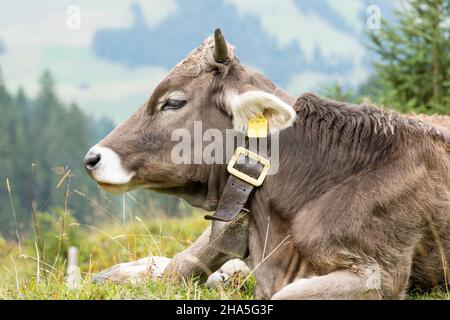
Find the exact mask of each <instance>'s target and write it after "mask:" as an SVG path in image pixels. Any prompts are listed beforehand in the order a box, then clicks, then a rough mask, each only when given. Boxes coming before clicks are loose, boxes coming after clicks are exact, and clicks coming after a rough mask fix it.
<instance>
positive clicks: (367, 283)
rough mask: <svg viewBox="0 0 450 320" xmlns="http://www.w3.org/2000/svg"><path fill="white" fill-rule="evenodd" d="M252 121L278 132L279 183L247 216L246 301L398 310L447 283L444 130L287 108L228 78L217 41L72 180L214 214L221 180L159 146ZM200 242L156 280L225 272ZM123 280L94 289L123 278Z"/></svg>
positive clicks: (259, 196)
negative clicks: (340, 302) (140, 192)
mask: <svg viewBox="0 0 450 320" xmlns="http://www.w3.org/2000/svg"><path fill="white" fill-rule="evenodd" d="M257 113H263V114H264V115H265V116H266V118H267V119H268V121H269V127H270V134H271V135H274V134H275V133H276V132H278V131H279V169H278V172H277V174H274V175H270V176H267V178H266V180H265V182H264V184H263V185H262V186H261V187H260V188H258V189H256V191H255V192H254V194H253V197H252V198H251V201H250V202H249V203H248V209H250V229H249V240H248V243H249V256H248V257H247V258H246V259H245V261H246V263H247V265H248V266H249V267H250V268H251V269H255V270H254V275H255V277H256V280H257V287H256V296H257V297H258V298H270V297H272V298H274V299H316V298H319V299H360V298H383V299H401V298H404V297H405V292H406V291H407V289H408V288H421V289H429V288H432V287H435V286H437V285H442V284H444V283H446V282H447V278H446V277H447V276H448V275H449V274H450V273H449V271H450V270H449V267H448V264H447V261H448V258H449V255H450V171H449V168H450V167H449V153H448V152H449V150H448V149H447V148H448V146H449V144H450V139H449V138H448V137H449V136H448V132H445V129H444V128H443V127H445V126H446V127H447V128H448V127H450V121H449V118H448V117H442V119H441V118H439V119H438V118H427V119H425V121H430V122H436V124H438V125H439V126H431V125H429V124H426V123H425V122H422V121H419V120H414V119H412V118H407V117H404V116H401V115H399V114H396V113H394V112H391V111H386V110H383V109H380V108H377V107H373V106H370V105H367V104H365V105H362V106H351V105H348V104H345V103H341V102H336V101H330V100H326V99H322V98H320V97H317V96H315V95H313V94H304V95H302V96H301V97H299V98H296V97H293V96H292V95H289V94H287V93H285V92H283V91H282V90H281V89H279V88H278V87H276V86H275V85H274V84H273V83H272V82H271V81H270V80H269V79H267V78H265V77H264V76H262V75H261V74H259V73H256V72H254V71H251V70H249V69H248V68H247V67H245V66H243V65H242V64H240V63H239V61H238V59H237V58H236V57H235V56H234V50H233V47H232V46H231V45H229V44H227V43H226V42H225V41H224V40H223V37H222V35H221V33H220V30H216V33H215V37H214V38H213V37H210V38H208V39H206V40H205V41H204V42H203V43H202V44H201V45H200V46H199V47H198V48H197V49H195V50H194V51H193V52H191V53H190V54H189V55H188V57H187V58H186V59H185V60H183V61H182V62H181V63H179V64H178V65H177V66H175V67H174V68H173V69H172V71H171V72H170V73H169V75H168V76H167V77H166V79H165V80H164V81H163V82H162V83H161V84H159V85H158V87H157V88H156V89H155V91H154V92H153V94H152V95H151V97H150V99H149V100H148V101H147V102H146V103H145V104H144V105H143V106H142V107H141V108H140V109H139V110H138V111H137V112H136V113H135V114H133V115H132V116H131V117H130V118H129V119H127V120H126V121H125V122H123V123H122V124H120V125H119V126H118V127H117V128H116V129H115V130H114V131H112V132H111V133H110V134H109V135H108V136H107V137H105V138H104V139H103V140H102V141H100V142H99V143H98V144H97V145H96V146H94V147H93V148H92V149H91V150H90V151H89V152H88V154H87V155H86V158H85V166H86V168H87V170H88V172H89V174H90V175H91V176H92V177H93V178H94V179H95V180H96V181H97V182H98V183H99V185H100V186H101V187H103V188H105V189H106V190H109V191H112V192H125V191H128V190H131V189H135V188H146V189H149V190H154V191H159V192H164V193H169V194H175V195H177V196H180V197H182V198H184V199H186V200H187V201H188V202H189V203H191V204H192V205H193V206H196V207H201V208H204V209H206V210H215V209H216V207H217V204H218V201H219V199H220V197H221V194H222V191H223V189H224V185H225V182H226V180H227V177H228V173H227V171H226V166H225V165H223V164H206V163H204V162H202V163H197V164H176V163H174V162H173V161H171V150H172V149H173V148H174V147H175V145H176V142H175V141H172V139H171V132H172V130H173V129H175V128H185V129H187V130H190V131H192V130H193V129H192V128H193V126H194V121H201V122H202V126H203V129H204V130H207V129H210V128H216V129H219V130H220V131H221V132H224V131H225V130H226V129H230V128H234V129H235V130H245V128H246V125H247V122H248V120H249V119H250V118H252V117H253V116H254V115H255V114H257ZM193 139H194V138H193ZM209 233H210V231H209V229H208V230H206V231H205V233H204V234H203V235H202V236H201V237H200V238H199V239H198V240H197V241H196V242H195V243H194V244H193V245H192V246H191V247H190V248H188V249H187V250H185V251H184V252H182V253H180V254H178V255H177V256H175V257H174V259H172V260H171V261H167V260H165V261H164V264H165V265H166V264H168V263H169V266H168V267H167V268H166V269H165V273H166V274H170V275H176V276H183V277H190V276H192V275H202V274H204V273H205V269H210V270H213V271H214V270H217V268H219V267H220V266H221V265H222V264H223V263H224V262H226V261H227V260H229V259H230V257H228V256H226V255H224V254H222V253H220V252H218V251H216V250H215V249H213V248H211V247H210V246H208V241H209ZM193 257H194V259H193ZM165 265H164V267H165ZM127 266H128V265H119V266H116V267H114V268H113V269H111V270H109V271H107V272H106V273H104V274H103V275H104V276H107V277H111V279H122V280H123V279H127V278H131V277H133V276H134V273H133V271H132V270H136V269H133V266H132V267H130V268H127ZM134 267H135V265H134ZM163 269H164V268H163ZM141 271H142V270H141Z"/></svg>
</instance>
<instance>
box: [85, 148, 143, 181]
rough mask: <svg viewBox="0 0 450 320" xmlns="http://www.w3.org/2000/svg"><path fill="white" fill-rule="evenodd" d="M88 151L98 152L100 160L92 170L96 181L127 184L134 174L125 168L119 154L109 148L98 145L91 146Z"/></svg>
mask: <svg viewBox="0 0 450 320" xmlns="http://www.w3.org/2000/svg"><path fill="white" fill-rule="evenodd" d="M89 152H92V153H96V154H100V156H101V158H100V162H99V163H98V164H97V166H96V167H95V169H94V170H93V172H92V175H93V177H94V179H95V180H97V182H102V183H108V184H119V185H121V184H127V183H129V182H130V180H131V178H132V177H133V176H134V173H133V172H129V171H128V170H126V169H125V168H124V167H123V165H122V161H121V160H120V157H119V155H118V154H117V153H116V152H114V151H113V150H111V149H109V148H105V147H102V146H99V145H96V146H93V147H92V148H91V150H89Z"/></svg>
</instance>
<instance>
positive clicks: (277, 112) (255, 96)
mask: <svg viewBox="0 0 450 320" xmlns="http://www.w3.org/2000/svg"><path fill="white" fill-rule="evenodd" d="M226 99H227V101H226V102H227V107H229V108H230V110H229V112H230V113H231V114H232V115H233V125H234V129H235V130H236V131H242V132H246V131H247V124H248V121H249V120H250V119H252V118H254V117H256V116H257V115H259V114H264V116H265V117H266V118H267V120H268V121H269V130H270V132H274V131H277V130H283V129H286V128H288V127H290V126H292V125H293V124H294V121H295V118H296V113H295V110H294V109H293V108H292V107H291V106H290V105H288V104H287V103H286V102H284V101H283V100H281V99H280V98H278V97H277V96H275V95H273V94H270V93H268V92H264V91H247V92H244V93H242V94H237V93H235V92H230V93H229V94H228V95H227V97H226Z"/></svg>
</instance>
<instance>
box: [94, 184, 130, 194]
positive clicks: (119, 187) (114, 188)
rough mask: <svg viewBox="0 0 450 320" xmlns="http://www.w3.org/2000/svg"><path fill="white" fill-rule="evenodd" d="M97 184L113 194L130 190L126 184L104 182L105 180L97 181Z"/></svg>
mask: <svg viewBox="0 0 450 320" xmlns="http://www.w3.org/2000/svg"><path fill="white" fill-rule="evenodd" d="M97 184H98V185H99V186H100V187H101V188H102V189H104V190H106V191H108V192H111V193H114V194H121V193H125V192H127V191H130V189H131V188H130V187H129V186H128V184H111V183H105V182H97Z"/></svg>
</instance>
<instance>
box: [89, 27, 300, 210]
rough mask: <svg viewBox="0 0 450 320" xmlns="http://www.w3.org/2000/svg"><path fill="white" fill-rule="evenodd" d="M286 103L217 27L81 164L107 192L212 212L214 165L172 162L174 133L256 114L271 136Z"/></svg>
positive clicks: (286, 111)
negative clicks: (168, 197) (152, 195)
mask: <svg viewBox="0 0 450 320" xmlns="http://www.w3.org/2000/svg"><path fill="white" fill-rule="evenodd" d="M293 102H294V101H293V100H292V98H291V97H289V96H288V95H287V94H285V93H283V92H281V91H280V90H278V89H277V87H276V86H275V85H274V84H273V83H272V82H271V81H270V80H268V79H266V78H264V77H263V76H262V75H260V74H259V73H256V72H253V71H250V70H249V69H247V68H246V67H244V66H243V65H241V64H240V63H239V61H238V60H237V58H236V57H235V56H234V48H233V47H232V46H231V45H229V44H227V42H226V41H225V40H224V38H223V36H222V34H221V31H220V30H219V29H217V30H216V31H215V34H214V37H209V38H207V39H206V40H205V41H204V42H203V43H202V44H201V45H200V46H199V47H198V48H197V49H195V50H194V51H192V52H191V53H190V54H189V55H188V56H187V58H186V59H184V60H183V61H182V62H180V63H179V64H178V65H176V66H175V67H174V68H173V69H172V70H171V72H170V73H169V75H168V76H167V77H166V78H165V79H164V80H163V81H162V82H161V83H160V84H159V85H158V86H157V88H156V89H155V91H154V92H153V93H152V95H151V97H150V99H149V100H148V101H147V102H145V103H144V105H143V106H141V107H140V108H139V109H138V110H137V111H136V112H135V113H134V114H133V115H132V116H131V117H130V118H128V119H127V120H125V121H124V122H123V123H121V124H120V125H119V126H118V127H117V128H115V129H114V130H113V131H112V132H111V133H110V134H109V135H107V136H106V137H105V138H104V139H103V140H101V141H100V142H99V143H98V144H97V145H95V146H94V147H92V148H91V149H90V150H89V152H88V153H87V155H86V157H85V159H84V164H85V167H86V169H87V171H88V173H89V174H90V176H91V177H92V178H93V179H95V180H96V181H97V182H98V183H99V185H100V186H101V187H103V188H104V189H106V190H108V191H111V192H115V193H120V192H125V191H128V190H131V189H135V188H148V189H152V190H157V191H165V192H168V193H176V194H180V195H181V196H184V197H185V198H186V199H187V200H188V201H189V202H191V203H192V204H194V205H197V206H202V207H204V208H207V209H214V206H215V205H216V204H217V197H216V196H214V195H212V193H213V191H212V190H208V184H210V183H211V181H212V180H213V179H215V178H213V177H212V172H213V170H214V169H213V168H214V167H217V166H215V165H211V164H210V165H207V164H205V163H202V164H198V163H197V164H191V165H190V164H176V163H174V162H173V161H172V160H171V151H172V148H173V147H174V146H175V144H177V142H176V141H172V139H171V135H172V132H173V130H174V129H177V128H185V129H187V130H189V131H192V130H193V126H194V121H201V123H202V129H203V131H205V130H207V129H209V128H217V129H219V130H222V131H225V129H227V128H234V129H235V130H239V131H243V130H246V126H247V122H248V120H249V119H251V118H253V117H254V116H255V115H257V114H260V113H263V114H264V115H265V116H266V118H267V119H268V121H269V127H270V130H281V129H284V128H286V127H288V126H290V125H291V124H292V123H293V121H294V119H295V112H294V110H293V108H292V107H291V106H290V104H292V103H293ZM195 138H196V137H194V134H192V139H195ZM222 167H223V166H222ZM216 169H217V168H216ZM209 189H211V188H209ZM216 189H217V187H216ZM217 196H218V195H217Z"/></svg>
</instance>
